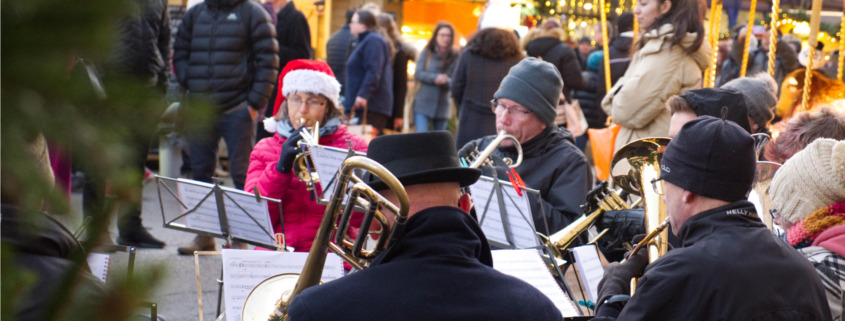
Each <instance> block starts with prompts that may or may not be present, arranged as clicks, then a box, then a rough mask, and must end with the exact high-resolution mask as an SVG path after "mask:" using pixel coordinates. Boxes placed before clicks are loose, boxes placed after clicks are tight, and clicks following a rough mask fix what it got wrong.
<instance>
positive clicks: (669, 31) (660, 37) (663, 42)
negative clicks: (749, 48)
mask: <svg viewBox="0 0 845 321" xmlns="http://www.w3.org/2000/svg"><path fill="white" fill-rule="evenodd" d="M674 32H675V27H674V26H672V25H671V24H668V23H667V24H664V25H662V26H660V28H658V29H655V30H650V31H648V32H646V33H645V34H644V35H643V37H644V39H645V40H646V44H645V46H643V48H642V49H640V50H641V51H642V52H643V54H644V55H646V54H652V53H657V52H659V51H661V50H663V49H666V48H668V47H669V46H671V44H672V35H673V33H674ZM695 37H696V34H695V33H687V35H686V36H684V38H683V39H682V40H681V46H682V47H683V48H689V47H690V46H692V44H693V43H694V42H695ZM690 56H691V57H692V59H693V61H695V63H696V64H697V65H698V67H699V68H701V70H704V69H707V67H709V66H710V63H712V58H713V49H712V48H711V47H710V44H709V43H707V41H702V43H701V46H700V47H698V50H696V51H695V52H693V53H691V54H690Z"/></svg>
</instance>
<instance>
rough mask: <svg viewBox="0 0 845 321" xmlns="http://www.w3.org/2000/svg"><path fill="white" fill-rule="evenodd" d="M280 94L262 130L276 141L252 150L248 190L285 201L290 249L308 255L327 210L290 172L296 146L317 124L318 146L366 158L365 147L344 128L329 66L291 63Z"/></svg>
mask: <svg viewBox="0 0 845 321" xmlns="http://www.w3.org/2000/svg"><path fill="white" fill-rule="evenodd" d="M278 91H279V92H278V95H277V97H278V98H277V99H276V102H275V104H274V107H275V108H274V109H273V115H274V116H273V117H271V118H267V119H265V120H264V128H265V129H266V130H267V131H268V132H270V133H273V136H271V137H267V138H264V139H262V140H261V141H259V142H258V144H256V145H255V148H254V149H253V150H252V154H250V156H249V169H248V170H247V176H246V184H244V188H245V189H246V191H248V192H252V189H253V186H256V187H258V192H259V193H261V195H263V196H266V197H270V198H278V199H281V200H282V213H284V214H283V217H284V232H285V241H286V243H287V246H290V247H293V248H294V250H295V251H297V252H307V251H308V250H309V249H310V248H311V243H312V242H313V241H314V235H315V234H317V229H318V227H319V225H320V220H321V219H322V217H323V212H325V210H326V207H325V206H324V205H320V204H317V203H316V202H314V201H313V200H312V199H311V194H310V192H309V191H307V190H306V185H305V183H304V182H301V181H299V179H298V178H297V176H296V175H295V174H294V173H293V171H292V167H293V160H294V158H296V155H297V154H299V153H300V149H299V147H298V146H297V142H298V141H299V140H300V138H301V136H300V135H301V132H302V130H301V129H302V127H303V126H305V127H312V126H314V125H315V124H316V123H317V122H319V123H320V139H319V143H320V145H323V146H333V147H338V148H344V149H345V148H347V147H346V146H347V145H346V142H347V141H350V142H351V144H352V148H354V149H355V150H356V151H360V152H366V151H367V142H366V141H365V140H364V139H363V138H361V137H360V136H358V135H356V134H353V133H351V132H349V131H347V129H346V126H344V125H341V124H340V119H341V118H342V116H343V109H342V108H343V107H342V105H340V103H339V102H338V99H339V97H340V83H338V82H337V80H336V79H335V77H334V73H332V71H331V69H330V68H329V66H328V65H327V64H326V63H324V62H321V61H314V60H307V59H297V60H293V61H291V62H290V63H288V64H287V65H286V66H285V68H284V69H282V73H281V75H279V85H278ZM301 119H305V122H304V123H303V122H302V121H301ZM317 188H318V187H317ZM268 206H269V210H270V220H271V222H272V223H273V229H274V232H275V233H282V222H280V218H279V215H278V214H276V215H274V213H279V208H278V205H277V204H274V203H270V204H269V205H268Z"/></svg>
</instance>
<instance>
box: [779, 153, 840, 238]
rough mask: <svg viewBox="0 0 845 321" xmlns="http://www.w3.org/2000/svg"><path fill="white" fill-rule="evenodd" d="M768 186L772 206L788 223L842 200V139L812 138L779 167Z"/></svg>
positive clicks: (798, 220) (796, 221)
mask: <svg viewBox="0 0 845 321" xmlns="http://www.w3.org/2000/svg"><path fill="white" fill-rule="evenodd" d="M769 189H770V195H771V197H772V209H774V210H777V211H778V214H779V215H780V216H781V218H782V219H783V220H784V221H786V222H788V223H789V224H795V223H798V222H800V221H801V220H803V219H804V218H805V217H807V215H810V213H812V212H813V211H815V210H817V209H820V208H822V207H825V206H828V205H832V204H836V203H839V202H845V141H842V140H840V141H837V140H833V139H830V138H819V139H816V140H814V141H813V142H812V143H810V145H807V147H805V148H804V149H803V150H801V151H800V152H798V153H797V154H795V155H793V156H792V157H791V158H789V160H787V161H786V162H785V163H784V164H783V166H781V168H780V169H778V171H777V172H776V173H775V177H774V178H773V179H772V185H771V187H769Z"/></svg>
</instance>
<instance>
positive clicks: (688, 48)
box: [601, 0, 712, 151]
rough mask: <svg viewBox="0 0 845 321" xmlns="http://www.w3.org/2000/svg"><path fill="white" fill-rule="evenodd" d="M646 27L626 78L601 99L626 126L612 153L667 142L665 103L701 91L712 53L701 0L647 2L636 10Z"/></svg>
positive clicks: (607, 109)
mask: <svg viewBox="0 0 845 321" xmlns="http://www.w3.org/2000/svg"><path fill="white" fill-rule="evenodd" d="M634 13H636V15H637V20H638V22H639V24H640V26H645V28H643V29H642V30H643V32H642V33H641V34H640V37H639V38H640V40H639V41H638V42H637V44H636V48H638V49H637V51H636V52H634V55H633V58H632V59H631V65H630V67H628V70H627V71H626V72H625V75H624V76H623V77H622V78H620V79H619V81H618V82H617V83H616V84H614V85H613V88H611V90H610V91H609V92H608V93H607V95H605V97H604V99H602V103H601V105H602V109H604V111H605V112H606V113H607V114H608V115H610V116H611V117H612V121H613V122H614V123H616V124H619V125H620V126H622V128H620V130H619V135H618V136H617V137H616V145H615V147H614V151H616V150H619V149H620V148H622V146H625V144H627V143H630V142H632V141H635V140H638V139H641V138H646V137H667V136H668V135H669V119H670V118H671V116H672V115H671V113H670V112H669V108H668V107H666V100H668V99H669V97H671V96H673V95H678V94H681V93H683V92H686V91H688V90H692V89H696V88H699V87H700V86H701V78H702V73H703V71H704V69H706V68H707V66H708V64H709V62H710V61H711V59H712V48H711V47H710V45H709V44H707V43H706V42H705V41H704V25H703V22H702V21H703V12H702V10H701V7H700V4H699V1H698V0H665V1H662V0H644V1H641V2H640V3H638V5H637V8H636V9H635V10H634Z"/></svg>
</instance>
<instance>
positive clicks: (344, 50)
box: [326, 25, 352, 94]
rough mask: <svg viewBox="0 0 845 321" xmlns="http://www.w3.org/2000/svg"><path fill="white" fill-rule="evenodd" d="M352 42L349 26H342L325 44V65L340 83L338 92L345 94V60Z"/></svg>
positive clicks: (347, 57)
mask: <svg viewBox="0 0 845 321" xmlns="http://www.w3.org/2000/svg"><path fill="white" fill-rule="evenodd" d="M351 42H352V33H351V32H349V25H343V27H341V28H340V30H338V31H337V32H335V33H334V34H332V36H331V37H329V41H328V42H326V63H327V64H329V68H331V69H332V72H334V77H335V79H337V82H339V83H340V92H341V94H343V93H344V92H346V59H349V54H350V53H352V52H351V51H349V48H350V47H349V44H350V43H351Z"/></svg>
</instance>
